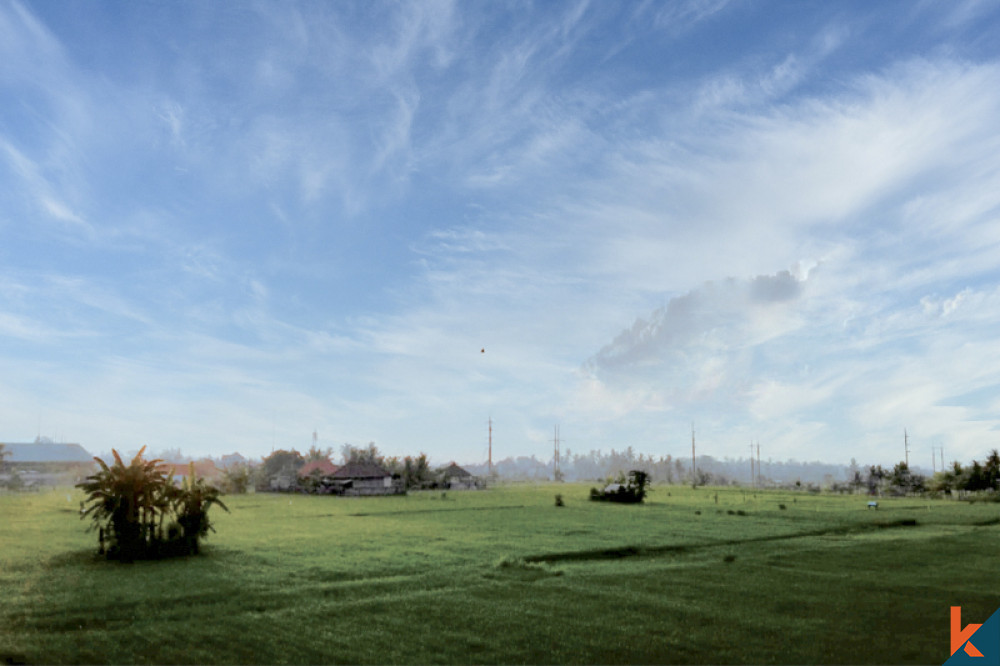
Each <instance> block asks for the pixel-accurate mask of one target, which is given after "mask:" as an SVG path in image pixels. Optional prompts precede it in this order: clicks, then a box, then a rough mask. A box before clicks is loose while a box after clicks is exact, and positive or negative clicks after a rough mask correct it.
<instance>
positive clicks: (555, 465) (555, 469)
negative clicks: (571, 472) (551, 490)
mask: <svg viewBox="0 0 1000 666" xmlns="http://www.w3.org/2000/svg"><path fill="white" fill-rule="evenodd" d="M552 434H553V437H552V443H553V444H555V451H554V452H553V454H552V480H553V481H558V480H559V426H554V428H553V431H552Z"/></svg>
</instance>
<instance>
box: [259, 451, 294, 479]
mask: <svg viewBox="0 0 1000 666" xmlns="http://www.w3.org/2000/svg"><path fill="white" fill-rule="evenodd" d="M305 464H306V461H305V458H303V457H302V454H301V453H299V452H298V451H296V450H295V449H292V450H291V451H286V450H285V449H278V450H277V451H275V452H273V453H272V454H271V455H269V456H267V457H266V458H264V460H263V462H262V463H261V465H260V467H259V468H258V469H259V472H258V475H257V487H258V488H263V489H266V488H267V484H268V483H269V482H270V480H271V479H272V478H274V477H275V476H277V475H279V474H282V473H286V474H287V473H295V472H298V470H299V468H300V467H302V466H303V465H305Z"/></svg>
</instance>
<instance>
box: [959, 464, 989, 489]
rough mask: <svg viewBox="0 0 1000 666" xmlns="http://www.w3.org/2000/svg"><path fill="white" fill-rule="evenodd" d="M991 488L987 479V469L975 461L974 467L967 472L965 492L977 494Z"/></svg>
mask: <svg viewBox="0 0 1000 666" xmlns="http://www.w3.org/2000/svg"><path fill="white" fill-rule="evenodd" d="M988 487H989V480H988V479H987V477H986V473H985V469H984V468H983V465H982V463H980V462H979V461H978V460H973V461H972V465H971V466H970V467H969V468H968V470H966V476H965V483H964V485H963V489H964V490H968V491H970V492H977V491H980V490H986V489H987V488H988Z"/></svg>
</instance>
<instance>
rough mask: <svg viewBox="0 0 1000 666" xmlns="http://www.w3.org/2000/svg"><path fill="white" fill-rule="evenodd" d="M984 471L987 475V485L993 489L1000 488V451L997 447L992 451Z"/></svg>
mask: <svg viewBox="0 0 1000 666" xmlns="http://www.w3.org/2000/svg"><path fill="white" fill-rule="evenodd" d="M983 473H984V475H985V476H986V485H987V487H988V488H991V489H992V490H1000V453H998V452H997V450H996V449H993V450H992V451H990V455H989V456H987V458H986V464H985V465H984V466H983Z"/></svg>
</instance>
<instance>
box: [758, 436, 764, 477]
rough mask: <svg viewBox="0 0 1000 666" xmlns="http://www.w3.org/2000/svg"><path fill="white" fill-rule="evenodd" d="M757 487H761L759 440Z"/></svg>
mask: <svg viewBox="0 0 1000 666" xmlns="http://www.w3.org/2000/svg"><path fill="white" fill-rule="evenodd" d="M757 486H758V487H763V486H762V485H761V478H760V440H759V439H758V440H757Z"/></svg>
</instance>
